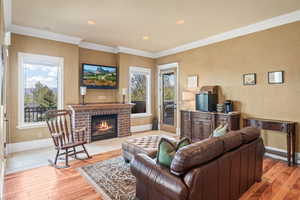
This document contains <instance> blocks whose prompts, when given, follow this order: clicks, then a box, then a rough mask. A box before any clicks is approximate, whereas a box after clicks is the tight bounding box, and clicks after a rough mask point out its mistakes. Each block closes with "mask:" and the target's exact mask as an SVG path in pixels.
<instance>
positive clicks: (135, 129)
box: [130, 124, 152, 133]
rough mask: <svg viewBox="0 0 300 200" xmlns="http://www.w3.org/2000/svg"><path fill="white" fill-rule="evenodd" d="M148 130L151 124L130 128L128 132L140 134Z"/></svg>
mask: <svg viewBox="0 0 300 200" xmlns="http://www.w3.org/2000/svg"><path fill="white" fill-rule="evenodd" d="M150 130H152V124H145V125H139V126H131V127H130V131H131V132H132V133H134V132H142V131H150Z"/></svg>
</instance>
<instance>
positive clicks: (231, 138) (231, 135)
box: [219, 131, 242, 152]
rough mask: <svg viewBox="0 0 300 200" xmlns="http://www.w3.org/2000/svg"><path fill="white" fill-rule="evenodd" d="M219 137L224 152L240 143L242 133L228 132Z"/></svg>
mask: <svg viewBox="0 0 300 200" xmlns="http://www.w3.org/2000/svg"><path fill="white" fill-rule="evenodd" d="M219 138H220V139H221V140H223V144H224V151H225V152H228V151H231V150H233V149H235V148H237V147H239V146H241V144H242V135H241V133H240V132H239V131H231V132H228V133H227V134H225V135H223V136H220V137H219Z"/></svg>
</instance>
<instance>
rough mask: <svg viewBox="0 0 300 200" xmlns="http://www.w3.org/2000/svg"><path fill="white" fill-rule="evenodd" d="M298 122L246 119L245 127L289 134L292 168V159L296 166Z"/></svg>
mask: <svg viewBox="0 0 300 200" xmlns="http://www.w3.org/2000/svg"><path fill="white" fill-rule="evenodd" d="M296 124H297V123H296V122H292V121H282V120H272V119H260V118H245V119H244V123H243V125H244V127H246V126H253V127H257V128H260V129H264V130H271V131H279V132H283V133H286V134H287V159H288V165H289V166H291V158H292V161H293V164H296V154H295V151H296Z"/></svg>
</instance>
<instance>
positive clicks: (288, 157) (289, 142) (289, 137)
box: [286, 133, 291, 166]
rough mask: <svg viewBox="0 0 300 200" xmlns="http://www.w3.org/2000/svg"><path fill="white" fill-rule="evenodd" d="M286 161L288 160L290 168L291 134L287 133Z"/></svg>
mask: <svg viewBox="0 0 300 200" xmlns="http://www.w3.org/2000/svg"><path fill="white" fill-rule="evenodd" d="M286 136H287V138H286V140H287V142H286V143H287V159H288V165H289V166H291V133H288V134H287V135H286Z"/></svg>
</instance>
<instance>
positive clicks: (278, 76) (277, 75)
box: [268, 71, 284, 84]
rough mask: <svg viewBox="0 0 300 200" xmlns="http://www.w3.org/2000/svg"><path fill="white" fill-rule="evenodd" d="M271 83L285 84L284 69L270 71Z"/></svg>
mask: <svg viewBox="0 0 300 200" xmlns="http://www.w3.org/2000/svg"><path fill="white" fill-rule="evenodd" d="M268 83H269V84H283V83H284V71H271V72H268Z"/></svg>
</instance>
